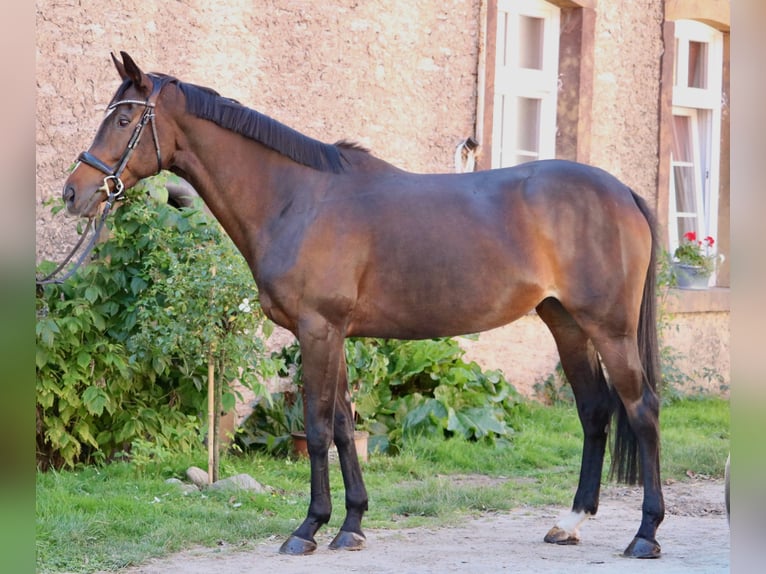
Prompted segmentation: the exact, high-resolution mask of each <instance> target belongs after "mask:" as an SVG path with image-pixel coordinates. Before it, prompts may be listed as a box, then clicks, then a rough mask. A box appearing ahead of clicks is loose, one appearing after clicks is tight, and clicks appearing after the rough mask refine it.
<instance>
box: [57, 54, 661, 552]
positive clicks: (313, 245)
mask: <svg viewBox="0 0 766 574" xmlns="http://www.w3.org/2000/svg"><path fill="white" fill-rule="evenodd" d="M121 58H122V59H121V60H120V59H118V58H117V57H116V56H115V55H114V54H112V60H113V62H114V64H115V66H116V68H117V71H118V72H119V75H120V78H121V79H122V83H121V85H120V86H119V88H118V90H117V92H116V93H115V95H114V98H113V100H112V102H111V103H110V104H109V106H108V108H107V113H106V116H105V118H104V120H103V121H102V123H101V126H100V127H99V129H98V132H97V133H96V136H95V139H94V141H93V143H92V145H91V147H90V149H89V150H88V151H85V152H83V153H81V154H80V156H79V157H78V160H79V162H78V163H77V165H76V167H75V169H74V170H73V171H72V172H71V174H70V175H69V177H68V178H67V180H66V182H65V184H64V189H63V199H64V201H65V204H66V207H67V209H68V211H69V212H70V213H71V214H75V215H80V216H92V215H94V214H95V213H96V212H97V210H98V209H99V204H101V203H102V202H106V201H109V202H111V201H113V200H115V199H119V198H120V197H121V195H122V193H123V192H124V190H125V189H126V188H130V187H131V186H133V185H134V184H135V183H136V182H138V181H139V180H140V179H142V178H145V177H148V176H151V175H154V174H156V173H158V171H160V170H162V169H167V170H170V171H172V172H174V173H176V174H178V175H179V176H181V177H183V178H184V179H186V180H187V181H189V182H190V183H191V184H192V185H193V186H194V188H195V189H196V190H197V191H198V193H199V194H200V196H201V197H202V198H203V200H204V202H205V203H206V204H207V206H208V207H209V209H210V210H211V212H212V213H213V214H214V216H215V217H216V218H217V219H218V221H219V222H220V223H221V225H222V226H223V228H224V229H225V230H226V232H227V233H228V234H229V236H230V237H231V239H232V240H233V241H234V243H235V244H236V246H237V248H238V249H239V251H240V252H241V253H242V255H243V256H244V258H245V259H246V260H247V263H248V265H249V267H250V269H251V271H252V274H253V277H254V279H255V282H256V284H257V287H258V292H259V295H260V303H261V306H262V307H263V311H264V312H265V313H266V315H267V316H268V317H269V318H270V319H271V320H272V321H274V322H275V323H277V324H278V325H281V326H282V327H284V328H286V329H288V330H290V331H291V332H292V333H293V334H294V335H295V336H296V338H297V340H298V341H299V344H300V348H301V354H302V361H303V385H304V388H305V397H306V403H307V413H306V421H305V424H306V435H307V439H308V451H309V458H310V465H311V500H310V503H309V507H308V512H307V515H306V518H305V520H304V521H303V522H302V523H301V524H300V526H298V528H297V529H296V530H295V531H294V532H293V533H292V534H291V535H290V536H289V537H288V538H287V539H286V541H285V542H284V544H282V546H281V548H280V551H281V552H283V553H286V554H309V553H311V552H313V551H314V550H315V549H316V547H317V545H316V542H315V539H314V535H315V534H316V532H317V530H318V529H319V528H320V527H321V526H322V525H323V524H326V523H327V522H328V520H329V518H330V513H331V500H330V486H329V469H328V457H327V453H328V447H329V446H330V443H331V442H332V441H334V442H335V445H336V446H337V449H338V455H339V458H340V466H341V472H342V474H343V483H344V486H345V506H346V517H345V520H344V522H343V524H342V526H341V528H340V532H339V533H338V535H337V536H336V537H335V538H334V540H333V541H332V542H331V544H330V547H331V548H333V549H348V550H358V549H361V548H363V547H364V546H365V536H364V533H363V531H362V526H361V522H362V516H363V514H364V512H365V511H366V510H367V503H368V498H367V491H366V489H365V486H364V482H363V479H362V472H361V468H360V465H359V461H358V458H357V455H356V450H355V446H354V441H353V431H354V428H353V427H354V423H353V419H352V414H351V404H350V397H349V389H348V384H347V374H346V364H345V356H344V351H343V341H344V338H345V337H349V336H355V337H381V338H398V339H419V338H432V337H447V336H454V335H460V334H467V333H477V332H480V331H485V330H487V329H491V328H494V327H498V326H501V325H504V324H506V323H509V322H511V321H514V320H515V319H518V318H519V317H522V316H523V315H525V314H527V313H528V312H530V311H531V310H532V309H535V310H536V311H537V314H538V315H539V316H540V317H541V318H542V320H543V321H544V322H545V324H546V325H547V326H548V327H549V328H550V331H551V333H552V334H553V337H554V340H555V342H556V345H557V348H558V351H559V354H560V357H561V364H562V367H563V369H564V372H565V374H566V376H567V379H568V380H569V382H570V384H571V386H572V389H573V392H574V395H575V398H576V405H577V410H578V414H579V417H580V420H581V423H582V427H583V431H584V441H583V452H582V464H581V470H580V477H579V484H578V487H577V491H576V494H575V497H574V502H573V505H572V509H571V511H570V512H569V513H567V514H565V515H563V516H562V518H561V519H559V520H558V522H556V524H555V525H554V526H553V528H551V530H550V531H549V532H548V533H547V535H546V536H545V540H546V541H547V542H551V543H556V544H575V543H577V542H578V541H579V531H578V529H579V526H580V524H581V523H582V522H583V521H584V520H585V519H587V518H588V517H589V516H592V515H594V514H595V513H596V511H597V509H598V501H599V493H600V483H601V473H602V468H603V462H604V456H605V449H606V445H607V438H608V430H609V428H610V427H612V428H613V430H614V432H613V434H614V436H615V441H614V446H613V455H612V470H613V472H614V473H615V474H616V478H617V479H618V480H622V481H627V482H629V483H635V482H636V481H637V480H641V481H642V482H643V489H644V499H643V506H642V519H641V525H640V527H639V529H638V532H637V533H636V535H635V537H634V538H633V540H632V541H631V542H630V544H629V545H628V547H627V549H626V550H625V551H624V554H625V555H626V556H630V557H638V558H653V557H657V556H659V555H660V545H659V544H658V543H657V540H656V538H655V535H656V531H657V528H658V526H659V524H660V523H661V522H662V519H663V517H664V501H663V497H662V489H661V484H660V470H659V447H660V445H659V424H658V418H659V400H658V394H657V390H656V385H657V381H658V380H659V374H658V372H659V367H658V350H657V349H658V347H657V333H656V323H655V320H656V318H655V313H656V310H655V307H656V300H655V257H656V255H655V247H656V241H657V240H656V236H655V231H654V227H655V225H654V223H653V218H652V215H651V213H650V210H649V208H648V206H647V204H646V203H645V202H644V200H643V199H641V197H640V196H638V195H637V194H636V193H634V192H633V191H632V190H631V189H630V188H628V187H627V186H626V185H624V184H623V183H621V182H620V181H619V180H617V179H616V178H615V177H613V176H612V175H610V174H608V173H606V172H605V171H603V170H601V169H598V168H595V167H591V166H587V165H583V164H579V163H574V162H569V161H563V160H545V161H534V162H530V163H525V164H522V165H518V166H515V167H511V168H505V169H497V170H488V171H480V172H475V173H464V174H435V175H426V174H415V173H409V172H407V171H403V170H401V169H398V168H396V167H394V166H392V165H390V164H388V163H386V162H385V161H382V160H380V159H378V158H376V157H374V156H373V155H372V154H371V153H369V152H368V151H367V150H365V149H363V148H361V147H360V146H358V145H355V144H352V143H348V142H346V141H342V142H338V143H336V144H326V143H322V142H320V141H317V140H315V139H312V138H309V137H307V136H304V135H302V134H300V133H299V132H297V131H295V130H293V129H291V128H289V127H287V126H285V125H283V124H281V123H279V122H277V121H276V120H274V119H272V118H270V117H268V116H266V115H264V114H261V113H259V112H257V111H255V110H253V109H250V108H247V107H245V106H243V105H241V104H240V103H238V102H237V101H235V100H232V99H228V98H225V97H222V96H221V95H219V94H218V93H217V92H215V91H214V90H211V89H209V88H204V87H200V86H196V85H193V84H189V83H184V82H182V81H180V80H178V79H176V78H174V77H171V76H168V75H164V74H154V73H152V74H148V73H144V72H143V71H142V70H141V69H140V68H139V67H138V66H137V65H136V63H135V62H134V60H133V59H132V58H131V57H130V56H129V55H128V54H126V53H125V52H121ZM148 133H151V136H149V135H144V137H142V134H148ZM613 416H614V419H615V420H614V423H613V424H612V423H610V421H611V420H612V417H613Z"/></svg>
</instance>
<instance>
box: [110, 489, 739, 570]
mask: <svg viewBox="0 0 766 574" xmlns="http://www.w3.org/2000/svg"><path fill="white" fill-rule="evenodd" d="M664 492H665V503H666V507H667V512H666V516H665V522H664V523H663V524H662V526H661V527H660V530H659V533H658V540H659V541H660V544H662V549H663V556H662V557H661V558H660V559H659V560H648V561H639V560H629V559H626V558H623V557H622V556H620V554H621V552H622V550H623V549H624V547H625V546H627V544H628V543H629V542H630V540H631V539H632V537H633V534H634V533H635V530H636V529H637V528H638V523H639V520H640V508H641V491H640V490H639V489H637V488H633V487H623V486H607V487H606V488H605V489H604V490H603V492H602V497H601V508H600V510H599V513H598V515H597V516H596V517H594V518H592V519H591V520H590V521H589V522H588V523H586V524H585V525H583V527H582V528H581V537H582V542H581V544H580V545H578V546H554V545H551V544H546V543H544V542H543V541H542V540H543V536H544V535H545V533H546V532H547V531H548V528H550V527H551V526H552V525H553V523H554V522H555V520H556V518H557V517H558V516H559V515H560V514H561V512H562V510H563V509H560V508H545V507H544V508H519V509H515V510H513V511H511V512H503V513H493V514H484V515H482V516H480V517H478V518H475V519H467V520H466V521H465V522H464V523H463V524H461V525H459V526H456V527H445V528H414V529H404V530H386V529H375V530H367V531H366V534H367V548H366V549H365V550H363V551H361V552H333V551H331V550H329V549H328V548H327V544H328V543H329V542H330V540H331V538H332V536H333V535H334V533H333V532H329V531H326V529H323V530H322V531H320V535H319V536H318V537H317V541H318V542H319V543H320V548H319V549H318V550H317V552H316V553H315V554H313V555H311V556H302V557H292V556H282V555H280V554H279V553H278V552H277V550H278V548H279V545H280V544H281V542H282V541H283V540H284V536H283V535H282V533H280V535H279V536H274V537H272V539H271V540H268V541H266V542H262V543H258V544H252V545H247V546H246V547H244V548H241V547H238V548H232V547H222V548H215V549H203V548H199V549H193V550H190V551H187V552H182V553H179V554H175V555H173V556H170V557H167V558H164V559H161V560H155V561H151V562H149V563H147V564H144V565H142V566H138V567H133V568H129V569H125V570H123V571H122V574H172V573H179V574H180V573H183V574H210V573H211V572H212V573H215V574H230V573H232V574H233V573H237V574H239V573H242V572H266V573H268V574H279V573H290V574H325V573H328V574H329V573H332V574H339V573H346V572H359V573H380V574H385V573H391V574H393V573H396V574H404V573H418V574H420V573H432V572H433V573H437V572H438V573H447V572H460V573H474V572H475V573H477V574H486V573H491V572H515V573H530V574H532V573H540V572H546V573H547V572H562V573H564V572H566V573H567V574H576V573H587V574H598V573H603V572H609V573H611V572H625V573H631V574H632V573H634V572H635V573H641V572H652V573H653V574H660V573H662V574H678V573H689V572H699V573H702V572H704V573H706V574H710V573H718V572H729V526H728V523H727V520H726V510H725V506H724V486H723V481H719V480H704V479H692V480H690V481H684V482H676V483H671V484H668V485H666V486H665V489H664Z"/></svg>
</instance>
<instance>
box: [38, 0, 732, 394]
mask: <svg viewBox="0 0 766 574" xmlns="http://www.w3.org/2000/svg"><path fill="white" fill-rule="evenodd" d="M486 1H487V0H439V1H436V0H377V1H369V2H359V1H358V0H331V1H328V2H315V1H313V0H259V1H257V2H254V1H252V0H222V1H221V2H205V1H203V0H178V1H171V0H157V1H155V2H134V3H115V2H109V1H107V0H38V1H37V4H36V6H37V69H36V76H37V118H36V119H37V124H36V139H37V165H36V168H37V170H36V176H37V192H36V193H37V200H38V201H37V204H38V205H37V212H36V219H37V258H38V260H40V259H41V258H49V259H59V258H60V257H61V256H63V254H65V253H66V252H67V251H68V248H69V247H70V246H71V245H73V244H74V241H75V239H76V236H75V234H74V227H75V225H74V222H73V220H71V219H69V218H67V217H66V216H65V215H64V214H63V213H60V214H58V215H57V216H52V215H51V214H50V211H49V209H48V208H47V207H45V206H43V202H45V201H46V200H49V199H51V198H53V197H56V196H58V194H59V193H60V190H61V185H62V183H63V181H64V179H65V178H66V171H67V168H68V167H69V166H70V165H71V164H72V162H73V160H74V158H75V157H76V156H77V154H78V153H79V152H80V151H82V150H84V149H87V147H88V146H89V145H90V142H91V140H92V138H93V136H94V134H95V130H96V128H97V126H98V125H99V123H100V121H101V119H102V116H103V111H104V107H105V105H106V103H107V102H108V101H109V100H110V99H111V97H112V95H113V93H114V90H115V89H116V88H117V86H118V83H119V81H118V76H117V73H116V71H115V69H114V66H113V64H112V62H111V59H110V57H109V53H110V52H111V51H115V52H118V51H120V50H124V51H126V52H128V53H130V54H131V56H133V58H134V59H135V60H136V62H137V63H138V64H139V65H140V66H141V67H142V68H144V69H145V70H147V71H156V72H163V73H168V74H171V75H175V76H177V77H179V78H180V79H182V80H184V81H188V82H193V83H197V84H201V85H204V86H209V87H211V88H214V89H216V90H217V91H219V92H220V93H222V94H223V95H225V96H229V97H232V98H235V99H237V100H239V101H241V102H242V103H244V104H246V105H248V106H250V107H253V108H256V109H258V110H259V111H261V112H263V113H265V114H267V115H270V116H272V117H274V118H275V119H278V120H280V121H282V122H283V123H285V124H287V125H289V126H291V127H293V128H295V129H297V130H298V131H300V132H302V133H305V134H307V135H309V136H312V137H315V138H318V139H321V140H323V141H327V142H333V141H336V140H339V139H344V138H346V139H350V140H355V141H358V142H360V143H361V144H363V145H365V146H366V147H369V148H371V150H372V152H373V153H374V154H375V155H377V156H378V157H381V158H382V159H385V160H387V161H389V162H391V163H393V164H395V165H397V166H399V167H402V168H404V169H408V170H412V171H419V172H444V171H453V169H454V166H453V157H454V150H455V145H456V144H457V143H458V142H459V141H460V140H462V139H463V138H466V137H468V136H471V135H474V134H475V123H476V110H477V93H478V84H479V82H478V76H477V74H478V73H479V69H480V66H479V61H480V50H481V49H482V46H481V44H482V42H483V35H482V22H481V19H482V18H483V17H484V16H485V15H486ZM554 3H557V4H561V5H564V6H570V7H571V6H572V5H573V3H572V2H569V1H564V0H562V1H561V2H559V1H556V0H554ZM581 4H583V3H581ZM584 4H585V5H589V6H592V7H593V8H594V9H595V12H596V18H595V39H594V50H593V70H594V72H593V78H592V81H593V87H592V90H591V91H592V94H593V100H592V102H591V103H590V105H591V110H590V113H591V117H592V129H591V132H590V134H589V136H590V154H589V158H590V163H592V164H594V165H598V166H600V167H602V168H604V169H606V170H607V171H610V172H612V173H614V174H615V175H616V176H617V177H619V178H620V179H622V180H623V181H625V182H626V183H627V184H628V185H630V186H631V187H632V188H633V189H635V190H636V191H637V192H638V193H640V194H641V195H643V196H644V197H646V198H647V199H648V200H649V203H650V205H656V195H657V169H658V160H657V157H658V121H659V115H658V105H659V104H658V100H659V82H660V58H661V57H662V53H663V49H664V46H663V41H662V20H663V6H664V2H663V1H662V0H644V1H642V2H624V1H622V0H597V1H592V2H585V3H584ZM724 318H728V315H727V314H723V315H722V316H717V317H715V318H714V320H713V323H710V321H707V322H706V318H705V317H699V318H696V317H694V318H690V319H689V320H688V321H687V320H686V318H683V321H686V323H684V324H685V325H687V324H688V329H689V330H690V332H694V333H699V331H700V329H707V331H706V332H710V329H711V328H713V329H714V330H715V329H717V327H716V326H715V325H718V326H721V329H718V332H723V331H722V329H723V326H722V325H723V323H722V321H724V320H725V319H724ZM707 319H709V317H708V318H707ZM711 325H713V327H711ZM684 328H686V327H684ZM727 332H728V331H726V333H727ZM677 340H678V344H679V345H680V346H679V350H680V351H681V352H682V353H686V352H687V350H688V351H689V355H688V356H689V359H690V361H691V362H690V366H689V368H691V365H693V361H694V356H695V355H693V352H694V351H693V347H694V345H693V344H692V345H691V346H689V345H690V343H693V341H689V340H688V337H687V338H686V339H685V338H684V337H679V338H678V339H677ZM464 344H465V347H466V348H467V349H468V356H469V358H475V359H476V360H478V361H479V362H480V363H482V364H483V365H485V366H487V367H489V368H500V369H502V370H503V371H504V372H505V373H506V374H507V375H508V377H509V379H510V380H511V381H512V382H513V383H514V384H516V385H517V386H518V387H520V388H521V389H522V390H524V391H525V392H526V393H527V394H531V389H532V387H533V385H534V383H536V382H541V381H542V380H544V379H545V377H547V376H548V375H549V374H550V373H551V372H552V371H553V369H554V368H555V366H556V363H557V362H558V357H557V355H556V351H555V347H554V345H553V339H552V337H551V336H550V334H549V333H548V332H547V329H546V328H545V326H544V325H543V324H542V322H541V321H540V320H539V318H537V317H536V316H535V315H534V314H532V315H529V316H527V317H524V318H522V319H521V320H520V321H518V322H516V323H514V324H512V325H509V326H507V327H504V328H502V329H498V330H494V331H491V332H488V333H486V334H483V335H482V336H481V337H480V339H479V341H478V342H473V341H468V342H465V343H464ZM712 344H714V343H711V345H712ZM714 345H715V346H716V349H717V354H716V356H717V357H718V358H717V359H716V361H715V365H714V368H715V369H716V370H717V371H718V372H721V373H724V374H725V377H726V383H728V336H727V335H726V334H725V333H724V334H723V335H721V338H720V340H719V341H718V343H715V344H714Z"/></svg>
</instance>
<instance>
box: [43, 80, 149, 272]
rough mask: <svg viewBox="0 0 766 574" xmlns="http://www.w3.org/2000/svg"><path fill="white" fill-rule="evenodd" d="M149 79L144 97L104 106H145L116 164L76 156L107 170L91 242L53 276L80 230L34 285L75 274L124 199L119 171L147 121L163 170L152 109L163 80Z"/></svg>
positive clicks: (86, 153)
mask: <svg viewBox="0 0 766 574" xmlns="http://www.w3.org/2000/svg"><path fill="white" fill-rule="evenodd" d="M152 80H153V82H154V87H153V88H152V93H151V94H149V97H148V98H146V100H145V101H141V100H119V101H116V102H112V103H111V104H109V106H108V107H107V108H106V115H107V116H108V115H109V114H111V113H112V112H113V111H114V110H116V109H117V107H118V106H121V105H123V104H137V105H141V106H144V111H143V113H142V114H141V118H140V119H139V120H138V123H137V124H136V127H135V128H134V130H133V133H132V134H131V136H130V140H129V141H128V145H127V147H126V148H125V151H124V152H123V153H122V156H121V157H120V160H119V161H118V162H117V165H116V166H115V167H110V166H108V165H107V164H106V163H105V162H103V161H101V160H100V159H98V158H97V157H96V156H94V155H93V154H92V153H90V152H89V151H84V152H82V153H81V154H80V155H79V156H77V161H78V162H80V163H84V164H86V165H89V166H90V167H92V168H95V169H97V170H99V171H100V172H102V173H104V174H106V177H105V178H104V185H103V188H104V189H105V190H106V200H105V202H104V209H103V211H102V212H101V217H100V218H99V222H98V224H97V225H95V226H94V227H93V237H91V239H90V242H89V243H88V245H87V247H86V248H85V251H83V253H82V254H81V255H80V257H79V258H78V259H77V261H76V262H75V264H74V265H73V266H72V267H71V269H69V271H67V273H66V274H64V276H63V277H59V278H56V277H55V276H56V275H57V274H58V273H59V272H60V271H61V270H62V269H63V268H64V266H66V264H67V263H69V261H70V260H71V259H72V257H73V256H74V254H75V253H76V252H77V250H78V249H79V248H80V246H81V245H82V243H83V241H84V239H85V236H86V234H87V231H85V232H83V234H82V236H81V237H80V240H79V241H78V242H77V245H75V246H74V248H73V249H72V251H71V252H70V253H69V255H68V256H67V257H66V259H64V261H63V262H62V263H61V264H60V265H58V266H57V267H56V269H54V270H53V271H52V272H51V273H49V274H48V275H46V276H45V277H42V278H37V277H35V284H36V285H47V284H50V283H57V284H61V283H63V282H64V281H66V280H67V279H69V278H70V277H71V276H72V275H74V273H75V271H77V268H78V267H80V265H82V263H83V261H85V258H86V257H87V256H88V255H89V254H90V252H91V251H92V249H93V247H94V246H95V244H96V240H97V239H98V237H99V235H100V234H101V229H102V228H103V227H104V223H105V222H106V217H107V215H109V211H110V210H111V209H112V206H113V205H114V203H115V202H116V201H122V200H123V199H125V184H124V183H123V182H122V179H120V176H121V175H122V172H124V171H125V167H126V166H127V165H128V161H129V160H130V156H131V155H133V152H134V151H135V149H136V147H137V146H138V143H139V141H141V134H142V133H143V131H144V128H145V127H146V125H147V124H149V123H151V125H152V139H153V140H154V149H155V151H156V152H157V172H160V171H162V154H161V153H160V140H159V138H158V137H157V126H156V123H155V115H154V109H155V104H156V101H157V96H158V94H159V93H160V90H161V89H162V84H163V82H162V81H161V80H160V78H156V77H153V76H152ZM75 167H76V166H75ZM110 181H111V182H113V184H114V185H113V187H110V185H109V182H110ZM92 221H93V218H91V219H89V220H88V227H91V225H90V224H91V222H92Z"/></svg>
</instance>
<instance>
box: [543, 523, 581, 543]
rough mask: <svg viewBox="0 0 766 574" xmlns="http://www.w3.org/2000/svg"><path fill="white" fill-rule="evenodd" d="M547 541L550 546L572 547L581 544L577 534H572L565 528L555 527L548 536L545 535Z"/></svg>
mask: <svg viewBox="0 0 766 574" xmlns="http://www.w3.org/2000/svg"><path fill="white" fill-rule="evenodd" d="M545 541H546V542H547V543H548V544H561V545H572V544H579V543H580V537H579V536H577V533H576V532H572V533H570V532H567V531H566V530H564V529H563V528H559V527H558V526H554V527H553V528H551V529H550V530H549V531H548V534H546V535H545Z"/></svg>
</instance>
